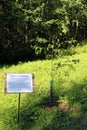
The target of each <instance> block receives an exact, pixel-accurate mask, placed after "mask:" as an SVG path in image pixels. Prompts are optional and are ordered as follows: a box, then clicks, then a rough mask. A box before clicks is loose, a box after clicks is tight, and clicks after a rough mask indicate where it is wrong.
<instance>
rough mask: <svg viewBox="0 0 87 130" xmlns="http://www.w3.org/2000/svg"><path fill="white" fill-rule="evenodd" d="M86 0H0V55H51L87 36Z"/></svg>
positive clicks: (16, 58)
mask: <svg viewBox="0 0 87 130" xmlns="http://www.w3.org/2000/svg"><path fill="white" fill-rule="evenodd" d="M86 21H87V2H86V0H35V1H34V0H10V1H8V0H0V52H1V55H0V59H2V62H4V61H5V59H7V60H6V62H13V61H14V62H15V61H21V60H24V59H26V60H27V59H36V58H45V57H46V58H49V56H50V54H51V53H52V49H53V48H54V49H55V50H57V49H58V48H67V47H69V46H71V45H72V44H73V45H76V44H77V42H78V41H80V40H84V39H86V37H87V22H86Z"/></svg>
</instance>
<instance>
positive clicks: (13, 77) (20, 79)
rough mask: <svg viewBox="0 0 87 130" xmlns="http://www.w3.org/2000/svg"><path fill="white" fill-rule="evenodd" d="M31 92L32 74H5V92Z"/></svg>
mask: <svg viewBox="0 0 87 130" xmlns="http://www.w3.org/2000/svg"><path fill="white" fill-rule="evenodd" d="M24 92H33V74H19V73H7V74H6V93H24Z"/></svg>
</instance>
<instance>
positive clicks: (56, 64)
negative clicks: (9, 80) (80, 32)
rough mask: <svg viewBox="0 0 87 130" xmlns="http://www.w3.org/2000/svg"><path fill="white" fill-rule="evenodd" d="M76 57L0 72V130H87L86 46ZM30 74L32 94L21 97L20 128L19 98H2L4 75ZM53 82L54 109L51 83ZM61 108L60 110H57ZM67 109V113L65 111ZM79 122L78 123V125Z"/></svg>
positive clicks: (21, 66)
mask: <svg viewBox="0 0 87 130" xmlns="http://www.w3.org/2000/svg"><path fill="white" fill-rule="evenodd" d="M74 49H75V50H74V51H75V52H76V53H75V54H74V55H72V56H63V57H62V58H61V57H59V58H58V59H54V60H53V61H51V60H42V61H40V60H38V61H34V62H26V63H21V62H20V63H19V64H18V65H11V66H6V65H5V66H3V67H1V68H0V130H3V129H4V130H17V129H18V130H57V129H59V130H66V129H67V130H75V129H81V130H83V129H85V128H87V123H86V121H87V118H86V116H85V117H84V114H85V113H87V112H86V111H87V51H86V50H87V45H85V46H82V47H76V48H74ZM8 72H12V73H33V74H34V77H35V78H34V89H35V92H34V93H32V94H31V93H27V94H24V93H23V94H21V104H20V124H19V125H18V123H17V112H18V94H5V92H4V88H5V83H4V81H5V78H4V74H5V73H8ZM51 79H53V107H51V106H50V80H51ZM59 107H60V108H59ZM65 107H66V108H67V109H66V108H65ZM79 122H81V123H79Z"/></svg>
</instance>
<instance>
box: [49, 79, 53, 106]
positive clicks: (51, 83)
mask: <svg viewBox="0 0 87 130" xmlns="http://www.w3.org/2000/svg"><path fill="white" fill-rule="evenodd" d="M52 87H53V81H52V80H50V98H51V107H52V106H53V91H52V89H53V88H52Z"/></svg>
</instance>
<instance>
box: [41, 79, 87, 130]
mask: <svg viewBox="0 0 87 130" xmlns="http://www.w3.org/2000/svg"><path fill="white" fill-rule="evenodd" d="M71 84H72V85H71V89H69V90H67V91H66V92H65V93H64V95H63V94H62V95H63V97H62V99H63V98H64V99H65V97H67V99H68V103H69V106H70V108H69V109H67V110H65V109H64V108H63V107H64V106H63V104H64V103H65V102H66V101H64V100H63V102H62V103H61V104H62V107H61V109H59V108H57V111H56V113H55V115H54V118H53V119H52V121H51V123H50V124H49V125H47V126H45V127H43V128H42V129H41V130H87V81H86V80H85V81H83V82H82V83H75V82H72V83H71ZM62 91H63V90H62ZM60 96H61V95H60ZM59 102H61V101H60V100H59Z"/></svg>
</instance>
